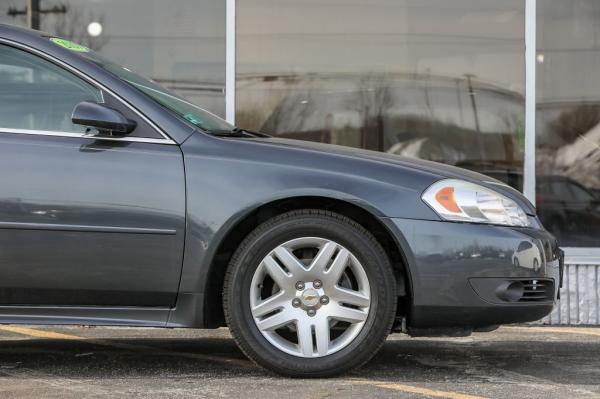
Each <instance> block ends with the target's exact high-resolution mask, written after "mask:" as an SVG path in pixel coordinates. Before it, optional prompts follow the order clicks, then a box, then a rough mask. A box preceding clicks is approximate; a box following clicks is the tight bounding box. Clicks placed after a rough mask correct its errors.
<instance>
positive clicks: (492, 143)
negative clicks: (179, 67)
mask: <svg viewBox="0 0 600 399" xmlns="http://www.w3.org/2000/svg"><path fill="white" fill-rule="evenodd" d="M237 15H238V22H237V35H238V36H237V45H238V48H237V59H236V60H237V66H236V73H237V93H236V95H237V99H236V100H237V102H236V122H237V124H238V125H240V126H241V127H244V128H249V129H254V130H262V131H264V132H265V133H270V134H274V135H276V136H280V137H288V138H296V139H304V140H314V141H322V142H326V143H333V144H341V145H347V146H353V147H362V148H367V149H372V150H377V151H387V152H389V153H394V154H398V155H404V156H408V157H415V158H423V159H429V160H434V161H439V162H444V163H448V164H452V165H457V166H462V167H466V168H470V169H474V170H476V171H479V172H483V173H490V174H496V175H500V176H499V177H501V178H503V179H504V180H508V178H507V176H508V175H515V174H520V173H522V167H523V142H524V131H523V123H524V101H523V86H524V2H523V1H520V0H515V1H512V0H510V1H503V2H501V3H499V2H497V1H492V0H453V1H448V0H426V1H424V0H403V1H400V0H398V1H389V0H373V1H369V2H355V1H352V2H346V1H337V0H325V1H318V2H316V1H312V0H246V1H243V2H238V9H237ZM513 180H514V179H513ZM515 181H516V180H515ZM516 188H518V189H521V188H522V186H521V185H518V186H516Z"/></svg>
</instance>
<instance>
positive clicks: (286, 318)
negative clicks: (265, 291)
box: [256, 309, 293, 331]
mask: <svg viewBox="0 0 600 399" xmlns="http://www.w3.org/2000/svg"><path fill="white" fill-rule="evenodd" d="M292 321H293V316H292V312H290V311H287V310H285V309H284V310H282V311H281V312H279V313H276V314H274V315H272V316H269V317H267V318H266V319H263V320H260V321H257V322H256V325H257V326H258V329H259V330H263V331H271V330H276V329H277V328H279V327H282V326H284V325H286V324H289V323H291V322H292Z"/></svg>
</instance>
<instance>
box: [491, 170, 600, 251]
mask: <svg viewBox="0 0 600 399" xmlns="http://www.w3.org/2000/svg"><path fill="white" fill-rule="evenodd" d="M481 172H482V173H484V174H486V175H488V176H491V177H494V178H496V179H498V180H501V181H503V182H505V183H507V184H509V185H511V186H513V187H516V188H521V187H522V186H523V174H522V172H520V171H509V172H507V171H506V170H495V169H492V168H490V169H489V170H485V169H482V170H481ZM536 193H537V195H536V207H537V209H538V215H539V218H540V220H541V222H542V224H543V225H544V226H545V227H546V228H547V229H548V230H550V231H551V232H552V233H553V234H554V235H555V236H556V237H557V238H558V240H559V242H560V244H561V245H562V246H566V247H569V246H573V247H597V246H599V245H600V196H598V195H597V194H596V192H595V191H594V190H592V189H589V188H587V187H585V186H584V185H583V184H581V183H579V182H578V181H576V180H574V179H573V178H571V177H567V176H560V175H537V177H536Z"/></svg>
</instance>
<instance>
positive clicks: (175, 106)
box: [80, 49, 234, 133]
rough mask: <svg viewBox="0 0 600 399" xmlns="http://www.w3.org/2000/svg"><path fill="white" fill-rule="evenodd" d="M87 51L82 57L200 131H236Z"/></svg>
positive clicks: (215, 117) (204, 112)
mask: <svg viewBox="0 0 600 399" xmlns="http://www.w3.org/2000/svg"><path fill="white" fill-rule="evenodd" d="M87 50H88V51H85V52H80V55H81V56H83V57H84V58H86V59H88V60H90V61H92V62H94V63H95V64H96V65H99V66H100V67H102V68H103V69H105V70H106V71H108V72H110V73H112V74H113V75H116V76H117V77H118V78H120V79H121V80H123V81H125V82H127V83H129V84H130V85H132V86H134V87H135V88H137V89H138V90H140V91H142V92H144V93H145V94H147V95H148V96H150V97H151V98H152V99H153V100H155V101H156V102H157V103H159V104H160V105H162V106H163V107H165V108H168V109H170V110H171V111H173V112H175V113H176V114H177V115H179V116H181V117H182V118H185V119H186V120H187V121H189V122H191V123H193V124H194V125H196V126H198V127H199V128H200V129H202V130H204V131H206V132H209V133H217V132H230V131H232V130H233V129H234V126H233V125H231V124H229V123H228V122H226V121H225V120H223V119H221V118H219V117H218V116H217V115H215V114H213V113H211V112H209V111H206V110H204V109H202V108H200V107H198V106H197V105H195V104H192V103H191V102H189V101H188V100H186V99H184V98H182V97H179V96H178V95H177V94H175V93H172V92H170V91H169V90H167V89H165V88H164V87H161V86H159V85H157V84H156V83H154V82H153V81H151V80H150V79H146V78H144V77H143V76H140V75H138V74H136V73H134V72H132V71H130V70H129V69H127V68H124V67H122V66H120V65H117V64H115V63H113V62H111V61H109V60H107V59H105V58H103V57H101V56H99V55H98V54H96V53H94V52H93V51H91V50H89V49H87Z"/></svg>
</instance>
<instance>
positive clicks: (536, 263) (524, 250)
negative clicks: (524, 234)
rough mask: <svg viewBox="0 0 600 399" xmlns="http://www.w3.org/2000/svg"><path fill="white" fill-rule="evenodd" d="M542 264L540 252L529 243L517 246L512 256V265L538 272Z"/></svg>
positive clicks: (525, 242) (524, 242)
mask: <svg viewBox="0 0 600 399" xmlns="http://www.w3.org/2000/svg"><path fill="white" fill-rule="evenodd" d="M541 262H542V259H541V255H540V250H539V249H538V247H537V246H535V245H533V244H532V243H531V242H529V241H523V242H521V243H520V244H519V246H518V248H517V250H516V251H515V253H514V255H513V265H515V266H520V267H527V268H530V269H533V270H536V271H537V270H538V269H539V268H540V264H541Z"/></svg>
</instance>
